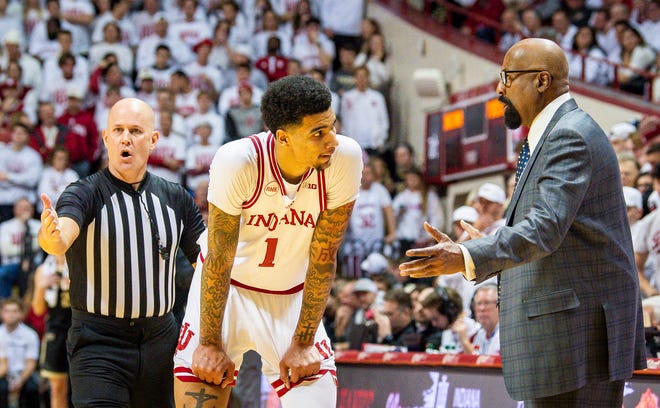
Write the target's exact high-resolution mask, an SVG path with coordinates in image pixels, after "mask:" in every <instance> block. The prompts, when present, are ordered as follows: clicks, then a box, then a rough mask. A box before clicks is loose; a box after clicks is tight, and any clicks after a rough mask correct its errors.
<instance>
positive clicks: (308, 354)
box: [280, 343, 321, 388]
mask: <svg viewBox="0 0 660 408" xmlns="http://www.w3.org/2000/svg"><path fill="white" fill-rule="evenodd" d="M320 369H321V354H320V353H319V351H318V350H317V349H316V347H315V346H314V345H313V344H311V345H309V346H301V345H298V344H295V343H292V344H291V345H290V346H289V349H288V350H287V351H286V353H284V356H283V357H282V361H280V379H281V380H282V382H284V385H286V387H287V388H291V384H295V383H297V382H298V381H300V380H302V379H303V378H305V377H309V376H312V375H314V374H317V373H318V372H319V370H320Z"/></svg>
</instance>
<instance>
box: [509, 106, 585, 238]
mask: <svg viewBox="0 0 660 408" xmlns="http://www.w3.org/2000/svg"><path fill="white" fill-rule="evenodd" d="M574 109H577V104H576V103H575V100H574V99H569V100H568V101H566V102H564V103H563V104H562V105H561V106H560V107H559V109H557V111H556V112H555V114H554V115H553V116H552V119H551V120H550V123H548V126H546V128H545V130H544V131H543V134H542V135H541V139H539V142H538V144H537V145H536V147H535V148H534V151H533V152H532V156H531V157H530V158H529V161H528V162H527V165H526V166H525V170H523V173H522V174H521V175H520V179H519V180H518V184H517V185H516V188H515V190H513V196H512V197H511V202H510V203H509V206H508V207H507V209H506V225H512V224H513V216H514V214H515V210H516V206H517V205H518V200H519V199H520V194H521V192H522V190H523V186H524V185H525V182H526V181H527V176H528V175H529V173H530V172H531V171H532V167H534V162H535V161H536V158H537V157H538V155H539V152H540V151H541V147H542V146H543V143H544V142H545V138H546V136H547V135H548V133H550V131H551V130H552V129H553V128H554V127H555V125H556V124H557V122H558V121H559V119H561V118H562V117H563V116H564V115H565V114H566V113H568V112H570V111H572V110H574Z"/></svg>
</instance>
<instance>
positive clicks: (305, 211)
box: [174, 76, 362, 408]
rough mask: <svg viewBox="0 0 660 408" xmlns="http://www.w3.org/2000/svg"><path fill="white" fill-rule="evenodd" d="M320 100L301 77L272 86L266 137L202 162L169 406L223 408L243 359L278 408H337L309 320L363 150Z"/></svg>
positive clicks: (331, 266)
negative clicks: (198, 215) (194, 249)
mask: <svg viewBox="0 0 660 408" xmlns="http://www.w3.org/2000/svg"><path fill="white" fill-rule="evenodd" d="M330 100H331V96H330V92H329V90H328V89H327V88H326V87H325V85H323V84H320V83H318V82H316V81H314V80H313V79H310V78H307V77H303V76H289V77H285V78H283V79H281V80H279V81H277V82H274V83H273V84H271V86H270V87H269V88H268V90H267V91H266V93H265V94H264V97H263V100H262V105H261V111H262V115H263V119H264V123H266V125H267V126H268V128H269V129H270V130H271V131H270V132H264V133H260V134H258V135H253V136H250V137H248V138H244V139H240V140H237V141H234V142H230V143H228V144H225V145H223V146H222V147H221V148H220V149H219V150H218V152H217V154H216V156H215V158H214V160H213V164H212V165H211V176H210V177H211V181H210V187H209V195H208V197H209V207H210V210H209V226H208V251H206V248H204V246H205V244H206V242H202V241H203V238H201V239H200V243H201V244H202V246H203V248H202V252H201V253H200V259H199V260H198V262H197V270H196V272H195V277H194V279H193V283H192V286H191V291H190V295H189V300H188V307H187V310H186V316H185V318H184V321H183V326H182V328H181V334H180V337H179V344H178V347H177V353H176V355H175V369H174V372H175V381H174V387H175V398H176V403H177V406H179V407H183V406H184V404H185V406H200V405H198V404H201V403H202V402H203V401H209V400H214V401H213V404H212V405H213V406H225V405H226V404H227V400H228V397H229V392H230V390H231V386H232V385H233V383H234V378H235V375H236V371H235V368H239V367H240V365H241V359H242V356H243V353H245V352H246V351H247V350H255V351H256V352H258V353H259V354H260V355H261V358H262V361H263V368H262V371H263V372H264V374H265V376H266V377H267V378H268V380H269V381H270V382H271V384H272V385H273V387H274V388H275V390H276V391H277V393H278V395H279V396H280V398H281V402H282V406H283V407H285V408H286V407H299V406H302V404H309V401H314V404H315V406H318V407H334V406H335V404H336V375H335V363H334V354H333V352H332V348H331V347H330V341H329V339H328V336H327V335H326V333H325V330H324V328H323V326H322V325H320V321H321V317H322V316H323V311H324V309H325V305H326V301H327V297H328V293H329V291H330V288H331V286H332V281H333V278H334V272H335V267H336V255H337V250H338V248H339V245H340V243H341V240H342V237H343V235H344V231H345V230H346V226H347V224H348V220H349V217H350V214H351V211H352V209H353V203H354V201H355V198H356V196H357V194H358V191H359V185H360V174H361V171H362V153H361V150H360V147H359V145H358V144H357V143H356V142H355V141H354V140H352V139H349V138H347V137H344V136H341V135H337V134H336V131H335V127H334V125H335V114H334V112H333V111H332V109H331V108H330ZM202 263H203V268H202V267H201V265H202ZM303 288H304V289H303Z"/></svg>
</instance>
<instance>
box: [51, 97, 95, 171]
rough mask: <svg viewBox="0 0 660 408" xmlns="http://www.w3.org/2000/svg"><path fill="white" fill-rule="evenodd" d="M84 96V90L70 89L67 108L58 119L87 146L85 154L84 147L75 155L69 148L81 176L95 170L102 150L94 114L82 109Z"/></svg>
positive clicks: (59, 122) (72, 134) (73, 165)
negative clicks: (94, 165)
mask: <svg viewBox="0 0 660 408" xmlns="http://www.w3.org/2000/svg"><path fill="white" fill-rule="evenodd" d="M82 98H83V92H82V90H80V89H76V88H72V89H69V92H68V93H67V104H66V110H65V111H64V113H63V114H62V116H60V117H59V118H58V119H57V123H58V124H60V125H61V126H65V127H66V128H68V129H69V131H70V133H71V138H72V139H74V140H76V141H80V142H82V143H84V145H85V146H86V149H84V154H83V148H82V147H80V148H79V149H78V152H76V153H77V154H75V155H74V152H73V151H71V150H69V153H70V158H71V167H72V168H73V170H75V171H76V173H78V175H80V177H85V176H87V175H89V174H91V173H92V171H93V170H94V169H92V167H93V164H94V162H95V161H96V160H97V159H98V158H99V156H100V150H99V131H98V129H97V128H96V122H95V121H94V116H93V115H92V114H91V113H90V112H88V111H86V110H83V109H82ZM65 144H66V143H65Z"/></svg>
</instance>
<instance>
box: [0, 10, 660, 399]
mask: <svg viewBox="0 0 660 408" xmlns="http://www.w3.org/2000/svg"><path fill="white" fill-rule="evenodd" d="M578 3H579V4H578ZM610 3H612V4H610ZM457 4H460V6H461V7H466V8H469V9H470V11H472V12H476V13H477V14H481V15H483V16H486V17H488V18H490V19H493V20H500V19H501V24H502V27H503V29H504V31H503V32H501V33H498V32H497V30H493V29H492V27H488V26H485V25H483V22H481V21H473V20H472V19H470V18H460V15H458V14H454V15H453V17H452V20H451V24H454V25H455V26H456V27H458V28H459V29H460V30H462V31H463V32H464V33H466V34H470V35H475V36H477V37H479V38H482V39H485V40H487V41H491V42H493V43H494V44H497V46H499V47H500V48H501V49H502V50H506V49H507V48H508V47H509V46H510V45H511V44H513V43H514V42H515V41H517V40H518V39H520V38H522V37H524V36H532V35H534V36H550V37H551V38H555V39H556V40H557V41H558V42H559V43H560V44H562V45H563V46H564V47H565V49H566V50H567V53H568V54H567V55H568V57H569V61H570V66H571V74H572V76H573V77H575V78H581V77H582V75H584V79H585V80H587V81H588V82H593V83H597V84H600V85H610V84H612V83H617V84H619V85H620V86H621V88H622V89H628V90H630V91H631V92H636V93H640V89H639V87H640V86H641V87H642V91H641V93H643V92H646V89H648V88H647V86H646V82H645V81H646V80H645V79H644V77H642V79H639V75H638V74H639V71H637V70H638V69H643V70H648V71H651V72H658V71H657V70H658V69H660V59H659V57H657V54H658V52H657V51H658V46H659V44H658V43H657V39H658V38H660V33H658V26H659V25H660V2H659V1H658V0H648V1H633V2H632V3H628V4H626V2H606V1H604V0H603V1H596V0H593V1H588V2H587V4H586V5H585V3H584V1H578V0H570V1H565V2H559V1H550V0H548V1H543V2H525V1H518V2H515V1H503V2H500V1H481V0H476V1H473V0H462V1H460V2H457ZM364 7H365V2H364V1H362V0H351V1H343V2H338V1H334V0H270V1H267V0H252V1H247V0H243V1H239V0H200V1H197V0H176V1H175V0H168V1H165V2H160V1H157V0H143V1H130V0H110V1H101V0H98V1H97V0H45V1H40V0H28V1H16V0H13V1H9V0H0V143H2V147H1V148H0V255H1V258H0V298H3V299H6V301H5V302H4V304H3V306H2V309H1V310H2V320H3V322H5V325H4V326H2V327H3V328H4V329H6V330H7V331H9V332H11V333H14V334H13V335H12V336H13V337H15V338H16V339H19V340H20V341H18V340H16V341H18V343H20V344H19V345H20V347H23V348H24V349H25V350H27V352H25V353H23V354H18V353H13V352H11V351H10V350H9V349H10V347H12V346H11V344H5V345H4V346H3V344H2V343H3V341H4V342H5V343H7V342H8V341H9V340H8V339H9V337H10V336H9V335H6V336H5V335H4V334H3V332H2V331H0V379H2V378H5V382H3V381H2V380H0V399H2V398H7V395H11V396H12V397H11V398H10V399H14V400H19V399H20V400H21V401H22V403H21V404H22V406H28V407H29V406H34V405H31V404H33V403H32V402H30V401H34V395H33V393H34V392H35V390H36V388H37V387H35V386H33V385H34V384H33V383H32V382H37V383H38V381H39V379H38V376H37V375H36V373H37V372H38V364H36V358H37V355H38V351H37V352H34V353H33V352H32V349H33V344H32V343H33V342H34V341H33V339H34V336H33V334H32V332H30V331H29V330H32V329H31V328H30V327H32V328H33V329H34V331H35V333H36V335H41V336H42V335H43V334H44V314H43V313H42V312H43V311H40V312H39V313H35V311H34V310H33V309H32V308H31V307H30V305H31V304H32V302H31V300H32V299H31V294H32V293H33V291H34V290H35V285H34V284H33V283H32V284H31V281H30V277H31V276H32V274H33V272H34V270H35V269H37V268H38V266H39V265H41V264H42V263H44V262H45V259H44V254H43V253H42V252H41V250H40V248H39V247H38V244H37V240H36V236H37V231H38V228H39V221H38V219H37V218H38V217H35V214H36V213H38V212H39V211H40V210H41V208H40V207H39V205H40V203H39V201H38V199H37V197H38V195H39V194H40V193H44V192H45V193H47V194H48V195H49V196H50V197H51V199H52V200H53V202H55V201H56V200H57V197H58V195H59V194H60V193H61V192H62V191H63V189H64V188H65V187H66V186H67V185H68V184H69V183H70V182H72V181H74V180H76V179H77V178H79V177H84V176H86V175H89V174H91V173H93V172H94V171H96V170H97V169H99V168H102V167H103V166H104V165H105V155H104V147H103V144H102V143H101V139H100V135H101V132H102V131H103V129H104V128H105V126H106V123H107V116H108V112H109V109H110V107H111V106H112V105H113V104H114V103H115V102H116V101H118V100H119V99H121V98H124V97H130V96H136V97H138V98H140V99H142V100H144V101H146V102H147V103H149V104H150V105H151V106H152V107H153V109H154V111H155V112H156V126H157V130H159V132H160V135H161V138H160V140H159V143H158V146H157V148H156V149H155V150H154V151H153V153H152V154H151V156H150V159H149V170H150V171H151V172H153V173H155V174H158V175H160V176H162V177H164V178H166V179H168V180H171V181H174V182H178V183H182V184H183V185H184V186H185V187H186V188H188V190H189V191H190V192H191V194H193V195H194V197H195V202H196V203H197V205H198V206H199V208H200V210H201V211H202V214H205V213H206V211H207V210H208V203H207V202H206V192H207V190H208V169H209V166H210V163H211V160H212V158H213V155H214V153H215V150H216V149H217V147H218V146H220V145H221V144H223V143H225V142H227V141H230V140H234V139H237V138H240V137H244V136H247V135H250V134H253V133H256V132H259V131H262V130H263V122H262V120H261V116H260V111H259V104H260V99H261V95H262V94H263V92H264V90H265V89H266V87H267V86H268V83H269V82H272V81H274V80H277V79H279V78H282V77H283V76H286V75H295V74H305V75H310V76H312V77H313V78H315V79H317V80H318V81H322V82H324V83H326V84H328V86H329V87H330V89H331V91H332V96H333V101H332V106H333V109H334V110H335V112H336V113H337V117H338V122H337V128H338V131H340V132H343V133H345V134H348V135H350V136H351V137H354V138H355V139H356V140H358V142H359V143H360V144H361V146H362V147H363V149H364V151H365V163H366V164H365V167H364V172H363V179H362V181H363V182H362V187H361V192H360V196H359V198H358V200H357V202H356V204H355V210H354V213H353V216H352V219H351V222H350V227H349V232H348V235H347V237H346V239H345V243H344V245H343V247H342V251H341V254H340V256H341V264H340V269H339V271H338V280H337V282H336V285H335V288H334V289H333V293H334V294H335V296H333V297H332V298H331V302H330V303H329V304H328V308H327V311H326V317H325V320H324V322H325V324H326V327H327V328H328V330H329V332H330V333H331V335H332V336H333V340H336V341H338V342H339V344H340V345H341V344H345V345H346V346H347V347H350V348H361V347H363V345H364V344H366V343H378V344H381V345H387V346H392V347H393V348H403V347H405V348H406V349H408V350H410V351H424V350H426V351H429V352H431V351H441V352H466V353H490V354H496V353H497V352H498V350H499V347H498V342H499V340H498V332H497V328H498V324H497V308H496V301H497V292H496V288H495V289H493V287H492V286H489V285H490V284H489V283H487V284H485V285H483V287H480V288H474V287H473V285H472V284H468V283H466V282H465V281H464V280H463V279H462V278H460V277H459V278H460V279H456V277H443V278H440V279H437V280H432V279H431V280H428V279H427V280H414V279H410V280H402V279H401V277H400V276H399V275H398V271H397V265H398V263H399V261H400V259H401V256H402V254H404V253H405V250H406V249H408V248H412V247H415V246H424V245H426V244H427V243H428V242H427V240H428V236H427V235H426V234H425V232H424V231H423V227H422V225H423V223H424V222H425V221H426V222H429V223H431V224H432V225H434V226H436V227H438V228H439V229H441V230H444V231H446V232H447V233H449V234H450V235H451V236H452V237H453V238H455V239H458V240H461V239H467V238H468V233H467V232H466V231H465V230H464V229H463V226H462V224H461V222H468V223H471V224H472V225H474V226H475V227H476V228H477V229H478V230H480V231H481V232H482V233H483V234H490V233H493V232H494V231H495V230H496V229H497V228H498V226H500V225H502V222H503V219H502V217H503V214H504V210H505V208H506V204H507V197H508V196H510V193H511V192H510V190H507V191H506V192H505V190H504V189H502V187H501V186H499V185H495V184H490V183H487V184H484V185H482V186H480V188H479V189H478V190H476V191H475V192H474V193H473V194H472V195H471V196H470V199H469V200H468V202H466V203H465V206H462V207H460V208H457V209H456V210H454V212H453V213H452V214H451V217H449V220H450V221H451V224H450V225H445V220H446V219H447V217H446V216H445V211H444V209H443V206H442V205H441V200H440V194H439V192H438V191H436V190H435V189H434V188H433V186H429V185H426V183H425V181H424V177H423V173H422V172H421V171H420V168H419V166H417V163H416V155H415V152H414V151H413V149H412V147H411V145H409V144H408V143H405V142H401V143H399V144H397V145H395V146H393V147H392V146H391V140H390V112H389V106H390V105H389V103H388V100H389V90H390V85H391V82H392V73H391V68H390V63H391V60H390V59H391V50H390V49H389V48H388V46H387V41H386V38H385V36H384V34H383V32H382V31H381V28H380V25H379V23H378V21H376V20H374V19H373V18H368V17H365V8H364ZM571 51H577V52H578V53H581V54H573V53H572V52H571ZM575 55H582V56H584V57H585V58H582V56H580V57H576V56H575ZM616 58H618V59H616ZM603 60H607V61H610V62H617V63H621V64H622V67H623V68H619V69H616V70H615V69H614V68H613V66H612V65H610V64H608V63H603ZM651 60H652V61H651ZM636 81H637V82H636ZM656 81H657V79H656ZM626 84H628V85H629V88H626V86H628V85H626ZM640 84H641V85H640ZM653 89H654V92H656V94H654V95H655V98H660V96H658V95H660V93H658V92H659V91H660V85H658V86H654V87H653ZM659 129H660V120H658V119H657V118H653V117H650V118H645V119H644V120H642V121H641V122H640V123H634V124H633V123H627V124H620V125H619V127H618V128H616V129H615V128H613V129H612V131H611V132H610V137H611V141H612V144H613V146H614V147H615V149H617V152H619V157H620V161H621V172H622V185H625V186H630V187H632V188H634V189H636V191H638V192H640V194H641V196H642V199H640V200H637V199H635V201H634V202H635V204H634V205H633V206H631V207H634V208H637V207H640V206H638V205H637V204H638V203H639V202H641V203H642V204H641V207H640V208H639V211H632V210H631V223H632V222H633V220H637V219H640V218H641V217H642V216H643V215H645V214H651V215H653V214H656V213H655V212H654V213H650V211H651V210H653V209H655V208H656V207H657V206H658V205H659V204H660V199H659V198H657V193H655V195H653V194H651V190H653V186H654V185H655V182H654V181H653V180H655V179H654V178H653V177H656V178H658V177H660V175H655V173H654V171H653V169H654V168H653V165H654V164H656V163H660V145H655V144H654V143H655V142H656V141H655V139H654V137H656V136H657V134H658V131H659ZM647 150H648V152H647ZM655 156H658V157H657V158H654V157H655ZM640 169H641V170H640ZM659 174H660V173H659ZM658 185H659V186H660V182H658ZM656 190H659V191H660V187H658V188H656ZM628 195H630V193H629V194H627V196H628ZM635 214H637V215H635ZM633 216H634V217H633ZM645 220H646V221H645ZM656 224H657V223H656V222H655V221H653V220H651V218H644V219H642V221H639V222H638V223H636V224H635V225H639V226H640V227H635V228H639V231H640V232H639V233H634V234H633V236H634V237H635V239H636V246H635V249H636V251H638V252H637V254H638V255H639V258H640V262H642V260H643V262H642V265H643V266H644V265H645V266H644V267H643V268H641V269H640V274H645V275H644V276H645V277H646V279H643V280H642V282H641V284H642V289H643V291H644V293H645V295H647V296H653V295H656V294H658V293H660V292H659V290H660V278H656V277H655V275H656V274H657V272H656V270H657V268H655V266H653V265H654V263H653V262H655V261H656V258H657V256H658V254H656V253H655V252H654V250H655V247H654V246H652V245H649V243H650V242H653V239H654V237H655V235H654V234H655V232H656V231H655V229H653V228H656V229H657V228H658V227H656ZM642 226H645V227H644V228H642ZM659 233H660V232H659ZM645 244H646V245H645ZM640 276H642V275H640ZM181 281H182V284H181V285H180V286H181V287H182V288H184V287H185V285H186V279H181ZM41 286H43V285H41ZM41 286H40V287H39V288H36V289H40V292H39V293H43V292H44V291H45V287H41ZM49 287H50V286H49ZM181 292H183V294H184V295H185V292H186V290H185V288H184V289H182V291H181ZM15 296H18V297H15ZM40 296H41V295H40ZM16 299H21V300H16ZM5 315H7V316H8V317H6V318H5ZM16 316H18V318H16ZM17 319H18V320H17ZM14 320H17V322H21V321H25V322H26V323H27V324H25V325H23V323H20V324H19V323H16V324H14V323H11V322H13V321H14ZM7 322H10V324H7ZM17 330H18V331H17ZM11 333H10V334H11ZM19 334H20V336H19ZM5 337H6V339H4V340H3V338H5ZM11 341H14V340H11ZM27 343H29V347H28V345H26V344H27ZM16 347H18V346H16ZM8 350H9V351H8ZM35 353H36V354H35ZM17 356H18V357H19V360H16V357H17ZM32 360H35V362H34V364H33V361H32ZM19 363H20V364H19ZM7 367H9V368H7ZM22 390H24V393H26V394H25V395H22V394H21V391H22ZM31 393H32V394H31ZM0 402H1V401H0Z"/></svg>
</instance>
